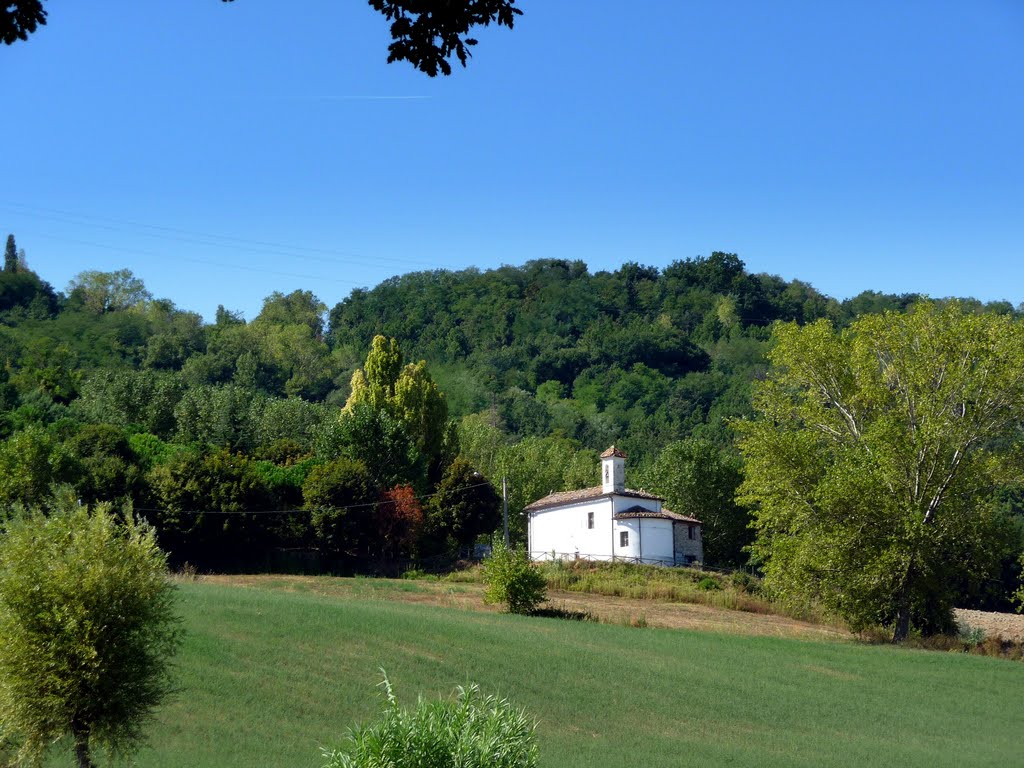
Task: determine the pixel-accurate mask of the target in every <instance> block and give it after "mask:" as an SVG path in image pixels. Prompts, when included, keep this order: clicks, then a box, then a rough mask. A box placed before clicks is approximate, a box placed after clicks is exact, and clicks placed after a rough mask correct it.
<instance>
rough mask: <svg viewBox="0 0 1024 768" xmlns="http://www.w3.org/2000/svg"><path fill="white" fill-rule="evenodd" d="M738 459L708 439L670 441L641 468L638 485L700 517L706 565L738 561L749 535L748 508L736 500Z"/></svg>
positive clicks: (676, 508) (678, 509)
mask: <svg viewBox="0 0 1024 768" xmlns="http://www.w3.org/2000/svg"><path fill="white" fill-rule="evenodd" d="M742 480H743V475H742V470H741V462H740V461H739V459H738V458H737V457H735V456H731V455H729V454H728V453H727V452H726V451H724V450H722V449H721V448H719V447H718V446H717V445H715V444H714V443H712V442H711V441H709V440H701V439H699V438H687V439H686V440H680V441H677V442H673V443H669V444H668V445H666V446H665V448H664V449H663V450H662V451H661V453H660V454H658V458H657V459H656V460H655V461H654V463H653V464H652V465H651V466H650V467H649V468H648V470H647V471H646V472H644V474H643V487H645V488H646V489H647V490H650V491H653V492H655V493H657V494H659V495H661V496H664V497H665V505H666V506H667V507H668V508H669V509H671V510H672V511H673V512H679V513H680V514H683V515H689V516H691V517H696V518H697V519H699V520H700V521H701V522H702V523H703V525H702V526H701V537H702V539H703V544H704V559H705V562H707V563H708V564H709V565H722V566H742V565H744V564H745V563H746V562H747V559H748V555H747V554H746V553H745V552H744V551H743V548H744V547H746V546H747V545H748V544H750V542H751V540H752V539H753V531H751V530H750V529H749V528H748V524H749V522H750V513H749V512H748V511H747V510H746V509H744V508H743V507H741V506H740V505H739V504H737V503H736V490H737V489H738V488H739V485H740V482H741V481H742Z"/></svg>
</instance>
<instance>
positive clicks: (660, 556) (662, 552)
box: [637, 518, 675, 565]
mask: <svg viewBox="0 0 1024 768" xmlns="http://www.w3.org/2000/svg"><path fill="white" fill-rule="evenodd" d="M637 522H639V523H640V524H641V525H642V526H643V530H642V531H641V534H642V535H641V543H642V545H643V552H641V553H640V554H639V557H641V558H642V559H643V561H644V562H645V563H650V562H652V561H659V562H661V563H666V564H668V565H672V563H674V562H675V558H674V555H673V545H672V521H671V520H651V519H646V520H645V519H643V518H640V519H639V520H638V521H637Z"/></svg>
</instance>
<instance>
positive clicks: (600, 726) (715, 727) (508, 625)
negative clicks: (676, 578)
mask: <svg viewBox="0 0 1024 768" xmlns="http://www.w3.org/2000/svg"><path fill="white" fill-rule="evenodd" d="M180 594H181V610H182V614H183V616H184V622H185V627H186V629H187V631H188V637H187V640H186V642H185V646H184V649H183V652H182V654H181V656H180V658H179V661H178V666H179V673H180V674H179V678H180V682H181V688H182V690H181V692H180V694H179V695H178V696H177V697H176V698H175V699H174V700H173V701H172V702H171V703H169V704H168V705H167V706H166V707H165V708H164V709H163V710H162V711H161V712H160V713H159V716H158V720H157V722H156V723H154V724H153V726H152V727H151V729H150V730H151V734H152V741H151V744H150V746H149V747H147V748H146V749H144V750H143V751H142V752H141V753H140V754H139V755H138V759H137V764H138V765H139V766H161V768H173V767H176V766H181V768H202V767H204V766H209V767H210V768H233V767H235V766H238V767H239V768H241V767H242V766H245V767H246V768H251V767H252V766H260V767H261V768H273V767H275V766H282V767H284V766H287V767H289V768H290V767H292V766H297V767H300V768H301V767H304V766H309V767H310V768H313V767H315V766H319V765H320V764H321V758H320V746H321V745H322V744H326V743H329V742H331V741H333V740H337V739H339V738H340V737H341V735H342V734H343V733H344V731H345V729H346V728H347V726H349V725H350V724H351V723H352V722H353V721H355V720H357V719H365V718H368V717H371V716H373V715H374V713H375V711H376V709H377V708H378V705H379V696H378V689H377V687H376V686H377V683H379V681H380V673H379V672H378V668H379V667H384V668H385V669H386V670H387V672H388V675H389V677H390V678H391V680H392V682H393V683H394V685H395V686H396V688H397V692H398V695H399V698H400V699H402V700H403V701H406V702H412V701H413V700H414V699H415V697H416V694H417V693H419V692H422V693H423V694H424V695H426V696H431V697H433V696H437V695H438V694H447V693H449V692H450V691H451V689H452V688H453V687H454V686H455V685H458V684H461V683H466V682H469V681H475V682H477V683H479V684H480V685H481V687H482V688H483V689H484V691H485V692H495V693H500V694H502V695H505V696H508V697H510V698H511V699H513V700H514V701H515V702H516V703H517V704H519V705H522V706H524V707H526V708H527V709H528V710H529V711H530V712H531V713H532V714H533V715H535V716H536V717H537V718H538V719H539V723H540V724H539V728H538V741H539V744H540V748H541V758H542V765H545V766H552V767H553V768H555V767H557V768H562V767H565V768H571V767H572V766H579V767H580V768H583V766H587V767H588V768H591V767H596V768H602V767H603V766H608V767H609V768H610V767H611V766H616V767H617V768H618V767H621V766H654V767H656V768H657V767H659V766H724V765H732V766H874V765H900V766H916V765H920V766H958V767H959V766H968V765H969V766H985V765H993V766H996V765H998V766H1010V765H1015V764H1019V760H1020V756H1021V747H1020V734H1021V733H1022V731H1024V707H1022V706H1021V693H1022V692H1024V664H1020V663H1014V662H1008V661H1004V660H998V659H990V658H982V657H975V656H965V655H959V654H945V653H930V652H923V651H908V650H900V649H893V648H888V647H877V646H874V647H872V646H862V645H856V644H852V643H828V642H809V641H799V640H788V639H781V638H756V637H742V636H734V635H719V634H710V633H700V632H686V631H679V630H657V629H633V628H629V627H618V626H610V625H604V624H595V623H590V622H572V621H561V620H557V619H542V618H522V617H515V616H508V615H502V614H493V613H479V612H469V611H460V610H456V609H449V608H442V607H437V606H424V605H415V604H409V603H403V602H393V601H389V600H387V599H379V598H376V599H375V598H367V599H362V598H359V599H339V598H336V597H324V596H318V595H315V594H311V593H286V592H280V591H274V590H270V589H259V588H243V587H232V586H221V585H213V584H204V583H201V582H200V583H185V584H182V586H181V590H180ZM53 757H54V758H55V759H53V760H51V761H49V763H48V764H50V765H59V764H64V765H70V764H71V762H70V755H54V756H53Z"/></svg>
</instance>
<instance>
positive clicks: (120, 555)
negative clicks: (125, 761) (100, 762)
mask: <svg viewBox="0 0 1024 768" xmlns="http://www.w3.org/2000/svg"><path fill="white" fill-rule="evenodd" d="M58 506H59V507H60V508H59V509H56V510H54V511H53V512H52V514H51V515H50V516H48V517H46V516H43V515H42V514H40V513H32V514H29V515H28V516H26V517H24V518H23V519H20V520H15V521H13V522H12V523H11V524H10V525H9V527H8V529H7V531H6V533H5V535H4V536H3V539H2V540H0V728H2V731H3V734H4V737H5V738H7V739H11V740H14V741H16V742H17V743H18V744H19V745H20V753H19V757H20V759H21V760H24V761H27V762H32V763H38V762H39V761H41V759H42V755H43V753H44V752H45V750H46V748H47V746H48V745H50V744H51V743H52V742H54V741H55V740H56V739H58V738H60V737H62V736H65V735H68V736H70V737H71V739H72V742H73V745H74V752H75V758H76V761H77V764H78V766H79V768H90V767H91V766H92V765H94V763H93V761H92V753H93V750H94V748H95V747H102V748H104V749H106V750H107V751H109V752H110V753H112V754H115V755H117V754H126V753H129V752H131V751H133V750H134V749H135V748H137V747H138V745H139V743H140V742H141V739H142V729H143V726H144V725H145V723H146V722H147V720H148V719H149V717H150V715H151V713H152V710H153V708H154V707H155V706H156V705H157V704H158V703H159V702H160V701H161V699H163V697H164V696H165V694H167V693H168V692H169V691H170V690H171V681H170V668H169V659H170V658H171V656H172V655H173V654H174V652H175V650H176V649H177V646H178V643H179V641H180V629H179V626H178V620H177V618H176V617H175V613H174V595H173V589H174V588H173V585H172V584H171V583H170V582H169V581H168V577H167V569H166V558H165V556H164V554H163V553H162V552H161V551H160V550H159V549H158V548H157V545H156V541H155V538H154V536H153V532H152V530H151V529H149V528H148V527H146V526H144V525H141V524H137V523H135V522H133V521H132V519H131V516H130V515H129V516H128V519H127V521H126V522H121V521H120V520H118V518H117V517H116V516H115V515H114V514H113V513H112V511H111V510H110V507H109V505H102V504H101V505H99V506H98V507H97V508H96V509H95V510H93V511H92V512H90V511H89V510H88V509H87V508H85V507H78V506H77V505H76V504H75V502H74V501H73V500H71V499H68V500H65V501H64V502H62V503H59V504H58Z"/></svg>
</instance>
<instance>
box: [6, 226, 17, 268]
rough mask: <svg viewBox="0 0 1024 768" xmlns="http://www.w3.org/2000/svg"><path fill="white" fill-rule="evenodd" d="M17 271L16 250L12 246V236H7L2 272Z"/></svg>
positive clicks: (15, 247)
mask: <svg viewBox="0 0 1024 768" xmlns="http://www.w3.org/2000/svg"><path fill="white" fill-rule="evenodd" d="M17 271H18V248H17V246H15V244H14V235H8V236H7V249H6V250H5V251H4V272H17Z"/></svg>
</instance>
